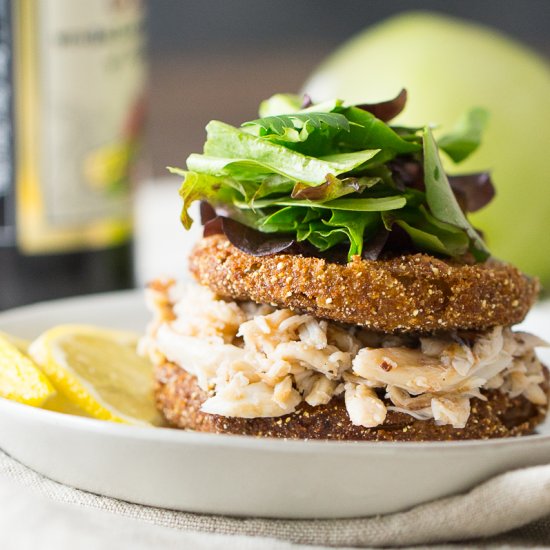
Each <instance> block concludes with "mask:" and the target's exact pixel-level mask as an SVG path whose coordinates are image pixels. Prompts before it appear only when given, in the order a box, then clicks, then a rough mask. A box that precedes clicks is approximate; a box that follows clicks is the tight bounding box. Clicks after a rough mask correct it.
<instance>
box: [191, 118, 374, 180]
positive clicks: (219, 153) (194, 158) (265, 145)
mask: <svg viewBox="0 0 550 550" xmlns="http://www.w3.org/2000/svg"><path fill="white" fill-rule="evenodd" d="M206 130H207V134H208V139H207V141H206V144H205V146H204V153H205V154H204V155H195V154H193V155H190V157H189V158H188V159H187V167H188V169H189V170H191V171H199V170H200V171H201V172H202V173H205V174H210V175H217V176H223V175H231V176H233V177H242V178H248V179H249V178H251V173H252V174H253V173H254V171H257V173H258V175H264V174H266V173H276V174H281V175H282V176H286V177H288V178H290V179H293V180H295V181H301V182H304V183H310V184H312V185H315V184H321V183H323V182H324V181H325V178H326V175H327V174H333V175H339V174H342V173H345V172H349V171H350V170H353V169H354V168H356V167H358V166H361V165H362V164H364V163H365V162H367V161H368V160H370V159H372V158H373V157H374V156H375V155H376V154H377V153H378V152H379V149H374V150H363V151H355V152H353V153H344V154H336V155H330V156H327V157H321V158H314V157H309V156H307V155H303V154H301V153H297V152H295V151H292V150H290V149H287V148H286V147H283V146H282V145H278V144H276V143H271V142H270V141H268V140H266V139H263V138H261V137H257V136H253V135H250V134H248V133H246V132H243V131H241V130H239V129H237V128H234V127H233V126H230V125H229V124H224V123H223V122H218V121H212V122H210V123H209V124H208V126H207V127H206Z"/></svg>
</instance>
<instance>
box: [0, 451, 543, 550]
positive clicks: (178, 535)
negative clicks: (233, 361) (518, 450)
mask: <svg viewBox="0 0 550 550" xmlns="http://www.w3.org/2000/svg"><path fill="white" fill-rule="evenodd" d="M549 458H550V457H549ZM541 518H545V519H541ZM535 520H539V521H535ZM533 522H534V523H533ZM522 526H525V527H523V528H522V529H518V528H519V527H522ZM514 529H515V531H511V530H514ZM502 533H505V534H503V535H500V536H497V537H494V535H498V534H502ZM490 536H493V538H491V539H484V540H483V542H480V541H479V540H478V541H477V543H474V544H475V546H474V547H475V548H480V547H501V545H503V544H504V545H507V546H508V547H509V545H514V546H513V547H514V548H518V547H524V546H525V547H526V546H532V545H535V544H544V543H548V544H550V465H548V466H537V467H533V468H526V469H522V470H516V471H513V472H509V473H507V474H503V475H500V476H498V477H496V478H493V479H491V480H489V481H488V482H486V483H484V484H482V485H480V486H478V487H476V488H475V489H473V490H472V491H470V492H469V493H467V494H465V495H459V496H455V497H450V498H446V499H442V500H439V501H436V502H432V503H428V504H423V505H421V506H417V507H416V508H413V509H412V510H409V511H407V512H402V513H397V514H390V515H387V516H383V517H372V518H357V519H347V520H269V519H257V518H231V517H222V516H208V515H199V514H191V513H186V512H176V511H171V510H162V509H158V508H150V507H146V506H140V505H137V504H130V503H127V502H123V501H119V500H115V499H111V498H107V497H101V496H98V495H94V494H91V493H86V492H84V491H79V490H76V489H72V488H70V487H66V486H64V485H61V484H59V483H56V482H53V481H51V480H48V479H46V478H44V477H43V476H41V475H39V474H37V473H35V472H33V471H31V470H29V469H28V468H26V467H25V466H23V465H21V464H19V463H18V462H16V461H15V460H13V459H11V458H10V457H8V456H7V455H6V454H4V453H2V452H1V451H0V548H2V549H5V550H12V549H13V550H26V549H27V548H29V549H31V548H32V549H33V550H34V549H35V548H41V550H48V549H50V548H51V549H52V550H53V549H54V548H55V550H64V549H65V548H71V549H73V548H78V549H79V550H80V549H82V550H87V549H88V548H90V549H92V548H103V549H105V548H107V549H108V548H117V549H124V548H132V549H133V550H142V549H143V550H149V549H156V548H163V549H165V550H171V549H172V548H213V549H216V548H224V549H229V548H243V549H247V548H255V549H259V550H260V549H261V550H265V549H269V550H271V549H273V550H283V549H285V550H286V549H288V548H295V547H296V546H295V545H296V544H299V545H304V544H308V545H317V547H319V546H323V547H324V546H339V547H380V546H408V545H418V544H427V543H443V542H451V541H466V540H469V541H472V540H473V539H479V538H480V537H490ZM495 545H496V546H495ZM460 547H461V548H462V547H464V544H461V545H460ZM310 548H311V547H310Z"/></svg>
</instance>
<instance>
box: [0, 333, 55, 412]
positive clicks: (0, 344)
mask: <svg viewBox="0 0 550 550" xmlns="http://www.w3.org/2000/svg"><path fill="white" fill-rule="evenodd" d="M54 395H55V389H54V388H53V386H52V384H51V383H50V381H49V380H48V379H47V378H46V376H44V374H43V373H42V372H40V370H39V369H38V367H37V366H36V365H35V364H34V363H33V362H32V361H31V360H30V359H29V358H28V357H27V356H26V355H25V354H24V353H23V352H22V351H21V350H19V349H18V348H17V346H16V344H15V343H13V342H12V341H11V338H10V339H8V337H6V336H4V335H0V397H5V398H6V399H11V400H12V401H18V402H19V403H24V404H25V405H32V406H33V407H40V406H41V405H43V404H44V403H45V402H46V401H47V400H48V399H49V398H50V397H52V396H54Z"/></svg>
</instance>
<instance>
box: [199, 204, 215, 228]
mask: <svg viewBox="0 0 550 550" xmlns="http://www.w3.org/2000/svg"><path fill="white" fill-rule="evenodd" d="M200 215H201V224H202V225H206V224H207V223H208V222H209V221H211V220H213V219H214V218H215V217H217V214H216V211H215V210H214V207H213V206H212V205H211V204H210V203H209V202H207V201H201V202H200Z"/></svg>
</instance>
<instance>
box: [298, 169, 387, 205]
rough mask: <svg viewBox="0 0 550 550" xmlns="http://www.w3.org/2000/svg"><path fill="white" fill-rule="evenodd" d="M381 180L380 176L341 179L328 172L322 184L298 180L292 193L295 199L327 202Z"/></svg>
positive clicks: (360, 190)
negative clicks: (310, 183) (309, 183)
mask: <svg viewBox="0 0 550 550" xmlns="http://www.w3.org/2000/svg"><path fill="white" fill-rule="evenodd" d="M380 181H381V179H380V178H378V177H372V178H370V177H361V178H354V177H351V178H344V179H339V178H337V177H335V176H333V175H332V174H327V178H326V181H325V183H322V184H321V185H315V186H312V185H306V184H304V183H301V182H298V183H297V184H296V185H294V188H293V189H292V193H291V195H290V197H291V198H293V199H307V200H310V201H318V202H325V201H330V200H334V199H338V198H339V197H343V196H344V195H349V194H351V193H361V192H362V191H364V190H365V189H367V188H370V187H372V186H374V185H376V184H377V183H379V182H380Z"/></svg>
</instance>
